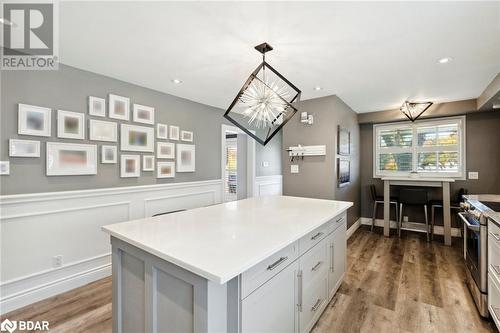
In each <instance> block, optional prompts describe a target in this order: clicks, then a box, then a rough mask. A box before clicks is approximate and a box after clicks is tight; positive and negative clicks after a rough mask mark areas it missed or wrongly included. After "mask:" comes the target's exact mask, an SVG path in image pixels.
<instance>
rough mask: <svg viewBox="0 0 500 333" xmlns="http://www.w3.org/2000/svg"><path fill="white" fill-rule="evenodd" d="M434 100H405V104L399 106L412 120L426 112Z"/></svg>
mask: <svg viewBox="0 0 500 333" xmlns="http://www.w3.org/2000/svg"><path fill="white" fill-rule="evenodd" d="M431 105H432V102H408V101H405V102H404V103H403V105H401V107H400V108H399V110H401V112H403V114H404V115H405V116H406V117H407V118H408V119H410V120H411V121H415V120H417V119H418V117H420V116H421V115H422V113H424V112H425V110H427V109H428V108H429V107H430V106H431Z"/></svg>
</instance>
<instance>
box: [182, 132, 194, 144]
mask: <svg viewBox="0 0 500 333" xmlns="http://www.w3.org/2000/svg"><path fill="white" fill-rule="evenodd" d="M181 141H186V142H193V132H191V131H181Z"/></svg>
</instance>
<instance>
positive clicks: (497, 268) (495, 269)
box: [491, 265, 500, 275]
mask: <svg viewBox="0 0 500 333" xmlns="http://www.w3.org/2000/svg"><path fill="white" fill-rule="evenodd" d="M491 267H492V268H493V270H494V271H495V273H497V275H500V266H499V265H491Z"/></svg>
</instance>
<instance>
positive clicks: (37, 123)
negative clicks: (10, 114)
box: [17, 104, 52, 136]
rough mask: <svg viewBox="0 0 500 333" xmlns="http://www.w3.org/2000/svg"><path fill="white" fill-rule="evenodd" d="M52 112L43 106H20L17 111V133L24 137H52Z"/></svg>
mask: <svg viewBox="0 0 500 333" xmlns="http://www.w3.org/2000/svg"><path fill="white" fill-rule="evenodd" d="M51 114H52V110H51V109H49V108H44V107H41V106H35V105H27V104H19V105H18V109H17V121H18V125H17V133H18V134H23V135H35V136H50V135H51V127H50V126H51V123H52V122H51Z"/></svg>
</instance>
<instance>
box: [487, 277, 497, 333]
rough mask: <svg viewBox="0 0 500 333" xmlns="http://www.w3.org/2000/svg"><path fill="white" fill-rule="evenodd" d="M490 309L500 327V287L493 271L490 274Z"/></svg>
mask: <svg viewBox="0 0 500 333" xmlns="http://www.w3.org/2000/svg"><path fill="white" fill-rule="evenodd" d="M488 309H489V311H490V314H491V317H492V318H493V320H494V321H495V324H496V326H497V328H498V327H499V325H500V287H499V286H498V284H497V283H496V282H495V279H494V278H493V277H492V276H491V273H490V274H488Z"/></svg>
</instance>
